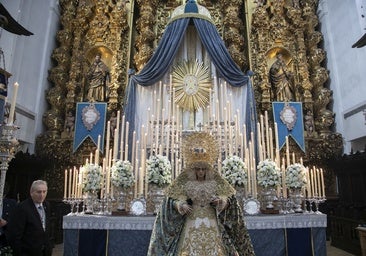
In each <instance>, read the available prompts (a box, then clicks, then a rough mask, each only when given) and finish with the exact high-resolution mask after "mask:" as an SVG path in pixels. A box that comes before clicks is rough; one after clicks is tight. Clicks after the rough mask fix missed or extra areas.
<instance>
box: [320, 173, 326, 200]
mask: <svg viewBox="0 0 366 256" xmlns="http://www.w3.org/2000/svg"><path fill="white" fill-rule="evenodd" d="M320 180H321V183H322V197H325V186H324V174H323V169H320Z"/></svg>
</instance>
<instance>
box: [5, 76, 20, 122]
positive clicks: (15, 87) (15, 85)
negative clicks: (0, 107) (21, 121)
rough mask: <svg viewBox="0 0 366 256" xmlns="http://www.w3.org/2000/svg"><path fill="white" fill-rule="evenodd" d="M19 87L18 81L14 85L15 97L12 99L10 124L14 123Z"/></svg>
mask: <svg viewBox="0 0 366 256" xmlns="http://www.w3.org/2000/svg"><path fill="white" fill-rule="evenodd" d="M18 87H19V84H18V83H17V82H16V83H15V84H14V87H13V88H14V91H13V98H12V99H11V103H10V112H9V119H8V124H13V123H14V114H15V105H16V100H17V94H18Z"/></svg>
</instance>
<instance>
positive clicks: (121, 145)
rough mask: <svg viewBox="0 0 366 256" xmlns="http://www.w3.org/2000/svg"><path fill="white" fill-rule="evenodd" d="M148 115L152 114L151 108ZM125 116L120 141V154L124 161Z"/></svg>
mask: <svg viewBox="0 0 366 256" xmlns="http://www.w3.org/2000/svg"><path fill="white" fill-rule="evenodd" d="M148 113H150V108H149V109H148ZM125 118H126V117H125V115H123V116H122V123H121V135H120V137H121V141H120V144H119V150H120V151H119V154H120V158H121V160H124V159H123V148H124V130H125Z"/></svg>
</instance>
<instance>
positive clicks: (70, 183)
mask: <svg viewBox="0 0 366 256" xmlns="http://www.w3.org/2000/svg"><path fill="white" fill-rule="evenodd" d="M71 186H72V169H70V170H69V190H68V198H70V197H71Z"/></svg>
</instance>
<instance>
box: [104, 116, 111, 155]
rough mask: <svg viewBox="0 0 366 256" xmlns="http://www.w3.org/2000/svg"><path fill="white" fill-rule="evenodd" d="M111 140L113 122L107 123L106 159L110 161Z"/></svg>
mask: <svg viewBox="0 0 366 256" xmlns="http://www.w3.org/2000/svg"><path fill="white" fill-rule="evenodd" d="M110 139H111V122H110V121H108V122H107V138H106V147H105V157H106V158H107V159H108V158H109V157H110V156H109V144H110Z"/></svg>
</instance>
